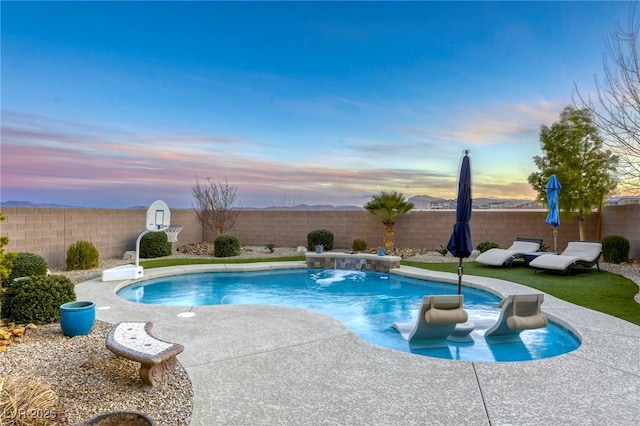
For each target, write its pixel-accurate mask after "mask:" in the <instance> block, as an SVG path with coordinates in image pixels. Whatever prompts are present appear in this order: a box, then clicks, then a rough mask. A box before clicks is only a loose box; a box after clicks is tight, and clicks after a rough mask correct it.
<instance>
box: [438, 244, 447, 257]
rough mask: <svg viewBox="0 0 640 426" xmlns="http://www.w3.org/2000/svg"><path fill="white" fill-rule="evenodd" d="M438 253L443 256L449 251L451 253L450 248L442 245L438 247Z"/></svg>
mask: <svg viewBox="0 0 640 426" xmlns="http://www.w3.org/2000/svg"><path fill="white" fill-rule="evenodd" d="M438 253H440V254H441V255H443V256H446V255H447V253H449V250H448V249H447V248H446V247H445V246H443V245H441V246H440V248H439V249H438Z"/></svg>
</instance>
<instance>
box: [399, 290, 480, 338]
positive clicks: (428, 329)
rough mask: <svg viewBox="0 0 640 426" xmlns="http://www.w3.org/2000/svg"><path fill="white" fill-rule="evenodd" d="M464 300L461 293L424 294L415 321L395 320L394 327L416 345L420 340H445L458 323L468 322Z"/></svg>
mask: <svg viewBox="0 0 640 426" xmlns="http://www.w3.org/2000/svg"><path fill="white" fill-rule="evenodd" d="M463 300H464V298H463V295H461V294H455V295H444V296H424V297H423V299H422V305H421V306H420V312H419V313H418V318H417V320H416V321H415V323H414V322H394V323H393V328H395V329H396V330H398V332H399V333H400V334H401V335H402V337H403V338H404V339H405V340H408V341H409V344H410V345H412V346H414V347H415V346H416V345H420V342H429V341H436V340H444V339H446V338H447V337H448V336H449V335H451V334H452V333H453V332H454V330H455V328H456V325H458V324H461V323H465V322H467V319H468V315H467V311H465V310H464V309H463V308H462V303H463ZM469 331H471V330H469ZM469 331H468V332H469ZM468 332H467V334H468Z"/></svg>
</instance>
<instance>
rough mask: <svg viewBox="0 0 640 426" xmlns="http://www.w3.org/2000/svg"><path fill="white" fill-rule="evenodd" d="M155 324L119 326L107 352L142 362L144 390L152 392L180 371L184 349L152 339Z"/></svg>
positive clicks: (133, 323) (109, 336)
mask: <svg viewBox="0 0 640 426" xmlns="http://www.w3.org/2000/svg"><path fill="white" fill-rule="evenodd" d="M151 327H153V323H151V322H119V323H117V324H114V325H113V327H111V331H109V335H108V336H107V343H106V346H107V349H109V350H110V351H111V352H113V353H114V354H116V355H119V356H121V357H124V358H127V359H130V360H132V361H136V362H139V363H140V364H141V366H140V379H142V381H143V382H144V388H145V389H146V390H151V389H152V388H153V387H154V386H156V385H158V384H159V383H160V382H162V380H163V377H164V376H165V374H169V373H171V372H173V370H174V369H175V367H176V363H177V360H176V355H178V354H179V353H181V352H182V351H184V346H182V345H180V344H178V343H170V342H166V341H164V340H161V339H158V338H157V337H154V336H152V335H151Z"/></svg>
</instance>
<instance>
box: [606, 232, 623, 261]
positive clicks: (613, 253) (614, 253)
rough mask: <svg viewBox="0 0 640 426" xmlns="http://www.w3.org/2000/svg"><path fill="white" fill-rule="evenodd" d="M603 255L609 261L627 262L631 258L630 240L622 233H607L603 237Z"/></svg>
mask: <svg viewBox="0 0 640 426" xmlns="http://www.w3.org/2000/svg"><path fill="white" fill-rule="evenodd" d="M602 257H604V261H605V262H609V263H620V262H626V261H627V260H629V240H627V239H626V238H625V237H621V236H620V235H607V236H606V237H604V238H603V239H602Z"/></svg>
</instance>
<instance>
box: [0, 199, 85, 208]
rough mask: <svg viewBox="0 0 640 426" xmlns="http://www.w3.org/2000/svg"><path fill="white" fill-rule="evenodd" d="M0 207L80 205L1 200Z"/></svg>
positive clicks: (66, 206)
mask: <svg viewBox="0 0 640 426" xmlns="http://www.w3.org/2000/svg"><path fill="white" fill-rule="evenodd" d="M0 207H35V208H51V209H69V208H73V209H82V208H84V207H82V206H69V205H65V204H55V203H33V202H31V201H16V200H11V201H2V202H0Z"/></svg>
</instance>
